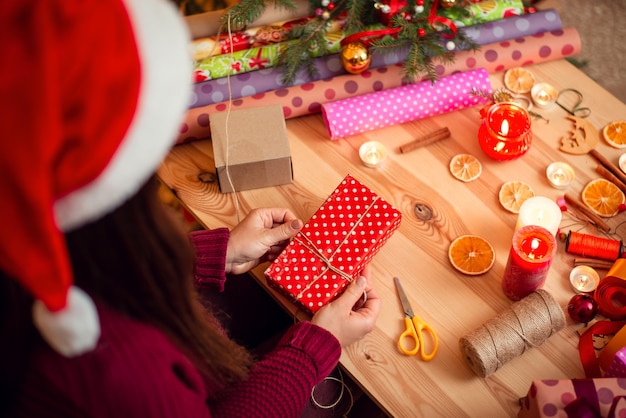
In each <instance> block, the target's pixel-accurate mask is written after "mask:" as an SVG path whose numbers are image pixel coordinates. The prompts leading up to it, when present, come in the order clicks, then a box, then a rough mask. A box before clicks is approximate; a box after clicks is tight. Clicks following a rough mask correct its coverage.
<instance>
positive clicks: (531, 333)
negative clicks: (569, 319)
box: [459, 289, 565, 377]
mask: <svg viewBox="0 0 626 418" xmlns="http://www.w3.org/2000/svg"><path fill="white" fill-rule="evenodd" d="M564 327H565V314H564V312H563V309H562V308H561V307H560V306H559V304H558V303H557V301H556V300H555V299H554V298H553V297H552V295H551V294H550V293H548V292H547V291H545V290H543V289H539V290H536V291H534V292H533V293H531V294H530V295H528V296H526V297H525V298H524V299H522V300H520V301H518V302H515V303H514V304H512V305H511V306H510V307H509V309H507V310H505V311H503V312H502V313H500V314H499V315H498V316H496V317H495V318H492V319H490V320H488V321H487V322H485V324H483V325H482V326H481V327H479V328H477V329H476V330H474V331H473V332H471V333H470V334H468V335H466V336H464V337H461V339H460V340H459V347H460V349H461V352H462V354H463V356H464V358H465V361H466V363H467V365H468V366H469V367H470V368H471V369H472V370H473V371H474V373H475V374H476V375H478V376H481V377H487V376H489V375H490V374H492V373H494V372H495V371H496V370H498V369H499V368H500V367H502V366H503V365H504V364H505V363H507V362H508V361H510V360H512V359H514V358H516V357H519V356H520V355H522V354H523V353H524V352H525V351H527V350H528V349H529V348H531V347H537V346H539V345H541V344H543V343H544V342H545V341H546V340H547V339H548V338H549V337H551V336H552V335H553V334H555V333H557V332H558V331H560V330H562V329H563V328H564Z"/></svg>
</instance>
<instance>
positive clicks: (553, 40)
mask: <svg viewBox="0 0 626 418" xmlns="http://www.w3.org/2000/svg"><path fill="white" fill-rule="evenodd" d="M580 46H581V45H580V37H579V35H578V31H576V29H574V28H567V29H564V30H557V31H552V32H546V33H542V34H538V35H534V36H527V37H523V38H518V39H515V40H512V41H505V42H498V43H494V44H489V45H485V46H484V47H483V48H481V50H480V51H478V52H472V51H461V52H458V53H457V54H456V55H455V61H454V63H452V64H451V65H448V66H444V65H439V66H437V69H436V70H437V74H438V75H439V77H443V76H446V75H449V74H454V73H456V72H459V71H467V70H473V69H476V68H485V69H486V70H487V71H488V72H490V73H495V72H499V71H503V70H506V69H509V68H513V67H521V66H525V65H531V64H538V63H542V62H547V61H553V60H556V59H561V58H565V57H569V56H572V55H576V54H577V53H579V52H580ZM402 84H403V83H402V66H401V65H400V64H395V65H388V66H384V67H379V68H375V69H372V70H368V71H365V72H363V73H361V74H358V75H352V74H346V75H342V76H338V77H333V78H331V79H327V80H320V81H316V82H312V83H305V84H302V85H299V86H292V87H287V88H281V89H277V90H273V91H270V92H267V93H261V94H256V95H254V96H248V97H244V98H240V99H235V100H232V101H231V105H232V109H233V110H234V109H245V108H249V107H254V106H264V105H270V104H280V105H281V106H282V107H283V114H284V115H285V118H286V119H290V118H294V117H298V116H304V115H309V114H313V113H319V112H320V111H321V106H322V104H324V103H328V102H330V101H335V100H341V99H345V98H348V97H354V96H358V95H362V94H367V93H371V92H376V91H381V90H383V89H389V88H395V87H399V86H401V85H402ZM227 109H228V101H224V102H220V103H215V104H212V105H207V106H202V107H197V108H193V109H189V111H188V112H187V115H186V117H185V120H184V121H183V124H182V126H181V129H180V133H179V136H178V138H177V143H183V142H188V141H193V140H197V139H204V138H209V137H210V136H211V131H210V127H209V113H214V112H224V111H226V110H227Z"/></svg>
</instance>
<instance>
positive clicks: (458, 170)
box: [450, 154, 483, 183]
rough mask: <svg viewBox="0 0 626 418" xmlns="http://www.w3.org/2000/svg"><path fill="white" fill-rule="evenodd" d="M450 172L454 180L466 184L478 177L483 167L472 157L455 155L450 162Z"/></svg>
mask: <svg viewBox="0 0 626 418" xmlns="http://www.w3.org/2000/svg"><path fill="white" fill-rule="evenodd" d="M450 172H451V173H452V175H453V176H454V177H455V178H457V179H459V180H461V181H464V182H466V183H468V182H470V181H472V180H476V179H477V178H478V177H480V173H482V172H483V166H482V165H481V164H480V161H478V158H476V157H474V156H473V155H470V154H457V155H455V156H454V157H452V160H450Z"/></svg>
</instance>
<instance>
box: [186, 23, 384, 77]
mask: <svg viewBox="0 0 626 418" xmlns="http://www.w3.org/2000/svg"><path fill="white" fill-rule="evenodd" d="M331 25H332V28H333V29H331V30H329V32H327V33H326V34H325V35H324V40H325V41H326V48H325V50H324V49H322V48H318V49H316V50H315V51H312V53H311V54H312V55H313V57H319V56H323V55H327V54H333V53H339V51H340V50H341V40H342V39H343V38H344V37H345V32H344V31H343V30H342V25H343V21H339V20H335V21H333V22H332V23H331ZM376 27H377V28H378V27H379V26H376ZM297 42H298V40H296V39H293V40H289V41H284V42H279V43H273V44H267V45H263V46H258V47H252V48H247V49H242V50H239V51H234V52H232V53H229V54H220V55H214V56H209V57H206V58H205V59H203V60H201V61H198V62H196V63H194V69H193V77H194V80H196V81H197V80H210V79H216V78H223V77H226V76H228V75H234V74H240V73H247V72H250V71H258V70H262V69H264V68H271V67H275V66H276V65H277V64H278V62H279V56H280V51H281V50H282V49H284V48H289V47H290V46H291V45H294V44H296V43H297Z"/></svg>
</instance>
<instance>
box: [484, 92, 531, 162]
mask: <svg viewBox="0 0 626 418" xmlns="http://www.w3.org/2000/svg"><path fill="white" fill-rule="evenodd" d="M480 113H481V116H482V118H483V120H482V123H481V125H480V128H479V129H478V143H479V144H480V147H481V148H482V149H483V151H484V152H485V154H487V156H489V157H491V158H493V159H494V160H496V161H507V160H513V159H515V158H519V157H521V156H522V155H524V154H525V153H526V152H527V151H528V150H529V149H530V144H531V142H532V137H533V134H532V131H531V129H530V122H531V119H530V114H529V113H528V110H526V109H524V108H523V107H522V106H520V105H518V104H517V103H510V102H499V103H494V104H493V105H491V106H489V107H486V108H484V109H482V110H481V112H480Z"/></svg>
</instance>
